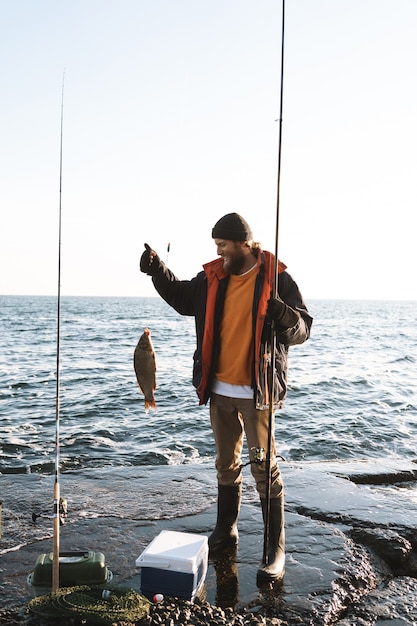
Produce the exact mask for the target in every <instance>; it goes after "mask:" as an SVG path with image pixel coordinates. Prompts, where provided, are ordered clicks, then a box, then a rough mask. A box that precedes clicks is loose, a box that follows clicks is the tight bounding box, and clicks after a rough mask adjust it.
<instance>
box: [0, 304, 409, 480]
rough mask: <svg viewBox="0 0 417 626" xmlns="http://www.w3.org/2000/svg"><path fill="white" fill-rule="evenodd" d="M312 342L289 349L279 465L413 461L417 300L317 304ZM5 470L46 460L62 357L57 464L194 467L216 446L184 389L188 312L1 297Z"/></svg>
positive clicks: (187, 386) (41, 467)
mask: <svg viewBox="0 0 417 626" xmlns="http://www.w3.org/2000/svg"><path fill="white" fill-rule="evenodd" d="M307 304H308V308H309V310H310V312H311V314H312V316H313V317H314V322H313V327H312V334H311V338H310V339H309V340H308V341H307V342H306V343H304V344H303V345H301V346H294V347H292V348H291V349H290V358H289V391H288V399H287V402H286V405H285V408H284V409H283V410H282V411H280V412H278V414H277V416H276V439H277V444H278V450H279V453H280V454H281V455H282V456H283V457H285V458H286V459H288V460H335V459H339V460H347V459H358V458H380V457H400V458H403V459H404V458H415V457H416V452H415V451H416V449H417V400H416V398H417V367H416V359H417V324H416V318H417V303H416V302H412V301H410V302H397V301H386V302H379V301H340V300H339V301H330V300H320V301H319V300H313V301H311V302H309V303H307ZM0 324H1V329H2V332H1V350H0V433H1V439H0V445H1V456H0V472H2V473H4V474H8V473H48V472H51V469H52V468H53V466H54V459H55V431H56V415H57V410H56V397H57V388H56V373H57V354H59V372H60V375H59V378H60V381H59V393H58V396H59V427H60V433H59V444H60V455H61V458H60V462H61V471H63V472H68V471H71V470H73V469H80V470H83V469H84V470H85V471H88V469H90V468H92V467H94V468H103V467H136V466H149V465H178V464H190V463H194V464H199V463H201V462H202V461H204V460H210V461H212V460H213V459H214V457H215V448H214V442H213V437H212V434H211V429H210V423H209V414H208V407H207V406H203V407H201V406H198V400H197V396H196V393H195V390H194V388H193V386H192V383H191V375H192V357H193V352H194V349H195V332H194V320H193V318H190V317H183V316H180V315H178V314H177V313H176V312H175V311H174V310H173V309H171V308H170V307H168V306H167V305H166V304H165V302H163V301H162V300H161V299H160V298H158V297H155V298H97V297H96V298H85V297H84V298H77V297H64V298H62V302H61V323H60V336H59V352H58V351H57V347H58V336H57V301H56V298H54V297H29V296H27V297H19V296H10V297H8V296H1V297H0ZM145 327H148V328H149V329H150V331H151V334H152V341H153V344H154V347H155V352H156V359H157V373H156V377H157V389H156V393H155V397H156V403H157V409H156V411H150V412H149V413H147V414H146V413H145V410H144V401H143V395H142V394H141V392H140V390H139V388H138V385H137V382H136V377H135V373H134V369H133V351H134V348H135V346H136V344H137V341H138V339H139V337H140V335H141V334H142V332H143V330H144V328H145Z"/></svg>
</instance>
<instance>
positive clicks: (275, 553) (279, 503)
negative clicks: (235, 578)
mask: <svg viewBox="0 0 417 626" xmlns="http://www.w3.org/2000/svg"><path fill="white" fill-rule="evenodd" d="M270 503H271V504H270V513H269V540H268V554H267V562H266V563H264V562H262V563H261V565H260V567H259V569H258V573H257V576H256V582H257V585H258V586H259V587H261V586H264V585H266V584H268V583H271V582H275V581H277V580H281V579H282V578H283V577H284V571H285V529H284V493H281V494H280V495H279V496H278V498H272V499H271V501H270ZM266 504H267V501H266V500H265V499H264V498H261V505H262V515H263V519H264V522H265V517H266Z"/></svg>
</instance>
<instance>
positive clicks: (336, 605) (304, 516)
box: [0, 461, 417, 626]
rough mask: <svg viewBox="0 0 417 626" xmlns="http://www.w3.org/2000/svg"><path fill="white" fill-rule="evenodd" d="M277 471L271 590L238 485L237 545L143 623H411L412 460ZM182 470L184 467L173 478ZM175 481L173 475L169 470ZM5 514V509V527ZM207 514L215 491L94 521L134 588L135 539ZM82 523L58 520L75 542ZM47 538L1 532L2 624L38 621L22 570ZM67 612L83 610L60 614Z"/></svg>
mask: <svg viewBox="0 0 417 626" xmlns="http://www.w3.org/2000/svg"><path fill="white" fill-rule="evenodd" d="M164 471H165V472H166V471H167V470H166V468H165V470H164ZM188 471H189V470H188ZM282 471H283V475H284V481H285V485H286V533H287V561H286V575H285V579H284V582H283V583H282V584H281V585H277V587H276V588H275V589H264V590H259V589H257V588H256V585H255V574H256V568H257V565H258V562H259V558H260V555H261V554H262V527H261V516H260V510H259V506H258V504H257V502H256V498H255V497H254V494H253V490H252V488H250V487H247V488H246V489H245V491H244V497H243V505H242V510H241V515H240V518H239V531H240V541H239V547H238V550H237V552H235V553H229V554H225V555H222V557H221V558H219V559H217V560H212V559H210V563H209V570H208V573H207V577H206V581H205V589H204V594H203V596H202V597H200V598H198V599H197V601H196V602H194V603H193V604H191V603H190V602H186V601H184V600H175V599H172V598H165V599H164V600H163V601H162V602H160V603H157V604H152V606H151V609H150V613H149V616H148V617H146V618H144V619H143V620H142V621H141V622H140V623H141V624H146V625H148V626H153V625H163V626H177V625H187V624H190V625H192V624H194V625H198V624H219V625H222V624H228V625H236V626H237V625H242V626H243V625H244V626H250V625H253V626H256V625H258V624H268V625H269V624H270V625H273V626H274V625H275V626H293V625H294V626H295V625H297V624H309V625H311V626H375V625H376V626H416V624H417V527H416V526H417V525H416V520H417V465H416V463H402V462H400V461H398V462H395V461H390V462H389V463H388V462H385V461H384V462H383V461H379V462H376V461H374V462H363V463H360V462H356V463H346V464H341V463H335V464H331V463H307V464H300V465H291V466H289V465H285V464H283V466H282ZM186 472H187V470H186V469H183V470H182V474H181V475H182V480H185V478H186ZM3 478H4V477H2V479H3ZM16 479H17V482H19V480H20V479H21V480H22V481H23V480H24V477H15V479H14V480H16ZM174 480H176V481H178V480H179V474H178V475H177V476H176V477H175V478H174ZM16 488H18V485H17V486H16ZM7 516H8V512H7V509H6V510H5V511H4V512H3V517H4V527H3V533H4V534H5V533H6V532H7V526H8V519H7ZM214 518H215V504H214V502H213V503H212V504H211V506H210V508H209V509H207V510H204V511H201V512H199V513H198V514H194V515H190V516H185V517H181V518H178V517H177V518H173V519H165V520H164V519H160V520H157V521H156V520H153V521H152V522H151V523H149V522H148V521H146V522H145V521H138V520H134V521H133V520H130V519H129V520H123V519H121V520H118V532H117V533H115V535H114V537H112V534H111V533H110V534H109V533H108V528H109V524H108V521H109V520H105V519H103V518H100V519H98V520H96V522H95V528H94V532H95V534H97V535H99V536H100V537H101V538H103V536H106V528H107V537H106V539H107V544H106V545H107V548H108V553H109V554H111V555H112V563H111V566H112V569H113V571H114V573H115V580H116V581H117V583H119V584H124V585H126V586H128V587H132V588H135V589H139V588H140V573H139V572H138V571H137V570H135V568H134V566H133V565H132V563H134V558H135V557H136V556H137V555H138V553H139V552H140V549H136V547H138V546H140V545H146V544H147V542H148V540H149V539H151V538H152V537H153V536H155V535H156V534H157V533H158V532H159V531H160V530H161V529H163V528H167V529H171V530H173V529H175V530H180V531H184V532H198V533H201V534H208V533H209V532H210V530H211V528H212V527H213V523H214ZM106 524H107V526H106ZM89 527H91V520H82V519H79V520H77V522H76V523H73V524H71V525H69V526H68V528H66V531H65V532H66V540H67V541H68V542H70V543H71V542H72V543H73V545H74V546H76V545H78V541H79V537H80V536H83V534H85V533H86V532H87V529H88V528H89ZM49 542H50V539H49V538H46V539H45V542H44V543H42V541H37V542H36V543H34V544H30V545H26V546H25V547H22V548H21V549H16V550H11V551H4V544H3V540H2V543H0V548H2V549H3V550H2V552H3V553H2V554H1V556H0V575H1V579H0V581H1V582H0V587H1V599H0V624H3V625H7V626H17V625H20V626H23V625H25V626H41V625H42V626H43V624H44V623H45V621H44V620H42V619H40V618H39V617H38V616H36V615H34V614H32V613H30V612H29V611H28V602H29V600H30V597H32V596H31V592H30V590H29V589H28V588H27V584H26V576H27V573H28V571H27V569H28V563H34V557H35V555H36V554H38V553H39V552H40V551H42V550H44V551H46V550H48V547H47V546H48V545H49ZM132 545H134V546H135V553H134V554H132V553H131V546H132ZM74 549H75V548H74ZM46 623H48V622H46ZM49 623H50V622H49ZM65 623H66V624H68V625H69V626H70V625H71V624H74V625H75V624H80V623H82V621H79V620H78V622H77V621H76V620H75V619H74V620H72V621H71V619H65ZM84 623H85V622H84ZM138 623H139V622H138Z"/></svg>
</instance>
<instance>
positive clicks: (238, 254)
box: [223, 245, 246, 274]
mask: <svg viewBox="0 0 417 626" xmlns="http://www.w3.org/2000/svg"><path fill="white" fill-rule="evenodd" d="M245 261H246V257H245V255H244V253H243V252H242V250H241V248H240V247H239V246H237V245H236V247H235V249H234V251H233V252H232V253H231V254H229V255H228V256H227V258H225V259H223V269H224V271H225V272H227V274H240V273H241V271H242V269H243V267H244V265H245Z"/></svg>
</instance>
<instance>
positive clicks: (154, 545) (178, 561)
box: [136, 530, 208, 602]
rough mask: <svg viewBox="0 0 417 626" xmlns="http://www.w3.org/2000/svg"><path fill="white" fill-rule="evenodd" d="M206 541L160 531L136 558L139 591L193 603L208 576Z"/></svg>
mask: <svg viewBox="0 0 417 626" xmlns="http://www.w3.org/2000/svg"><path fill="white" fill-rule="evenodd" d="M207 565H208V539H207V537H205V536H203V535H195V534H191V533H180V532H175V531H171V530H163V531H161V532H160V533H159V535H158V536H157V537H155V539H153V541H151V543H150V544H149V545H148V547H147V548H145V550H144V551H143V552H142V554H141V555H140V556H139V557H138V558H137V559H136V567H140V568H142V571H141V584H140V590H141V592H142V593H143V595H144V596H146V597H147V598H150V599H152V598H153V596H154V595H155V594H156V593H161V594H164V595H167V596H171V597H176V598H183V599H186V600H190V601H191V602H193V600H194V598H195V597H196V596H197V595H198V593H199V591H200V589H201V587H202V585H203V583H204V580H205V578H206V574H207Z"/></svg>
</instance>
